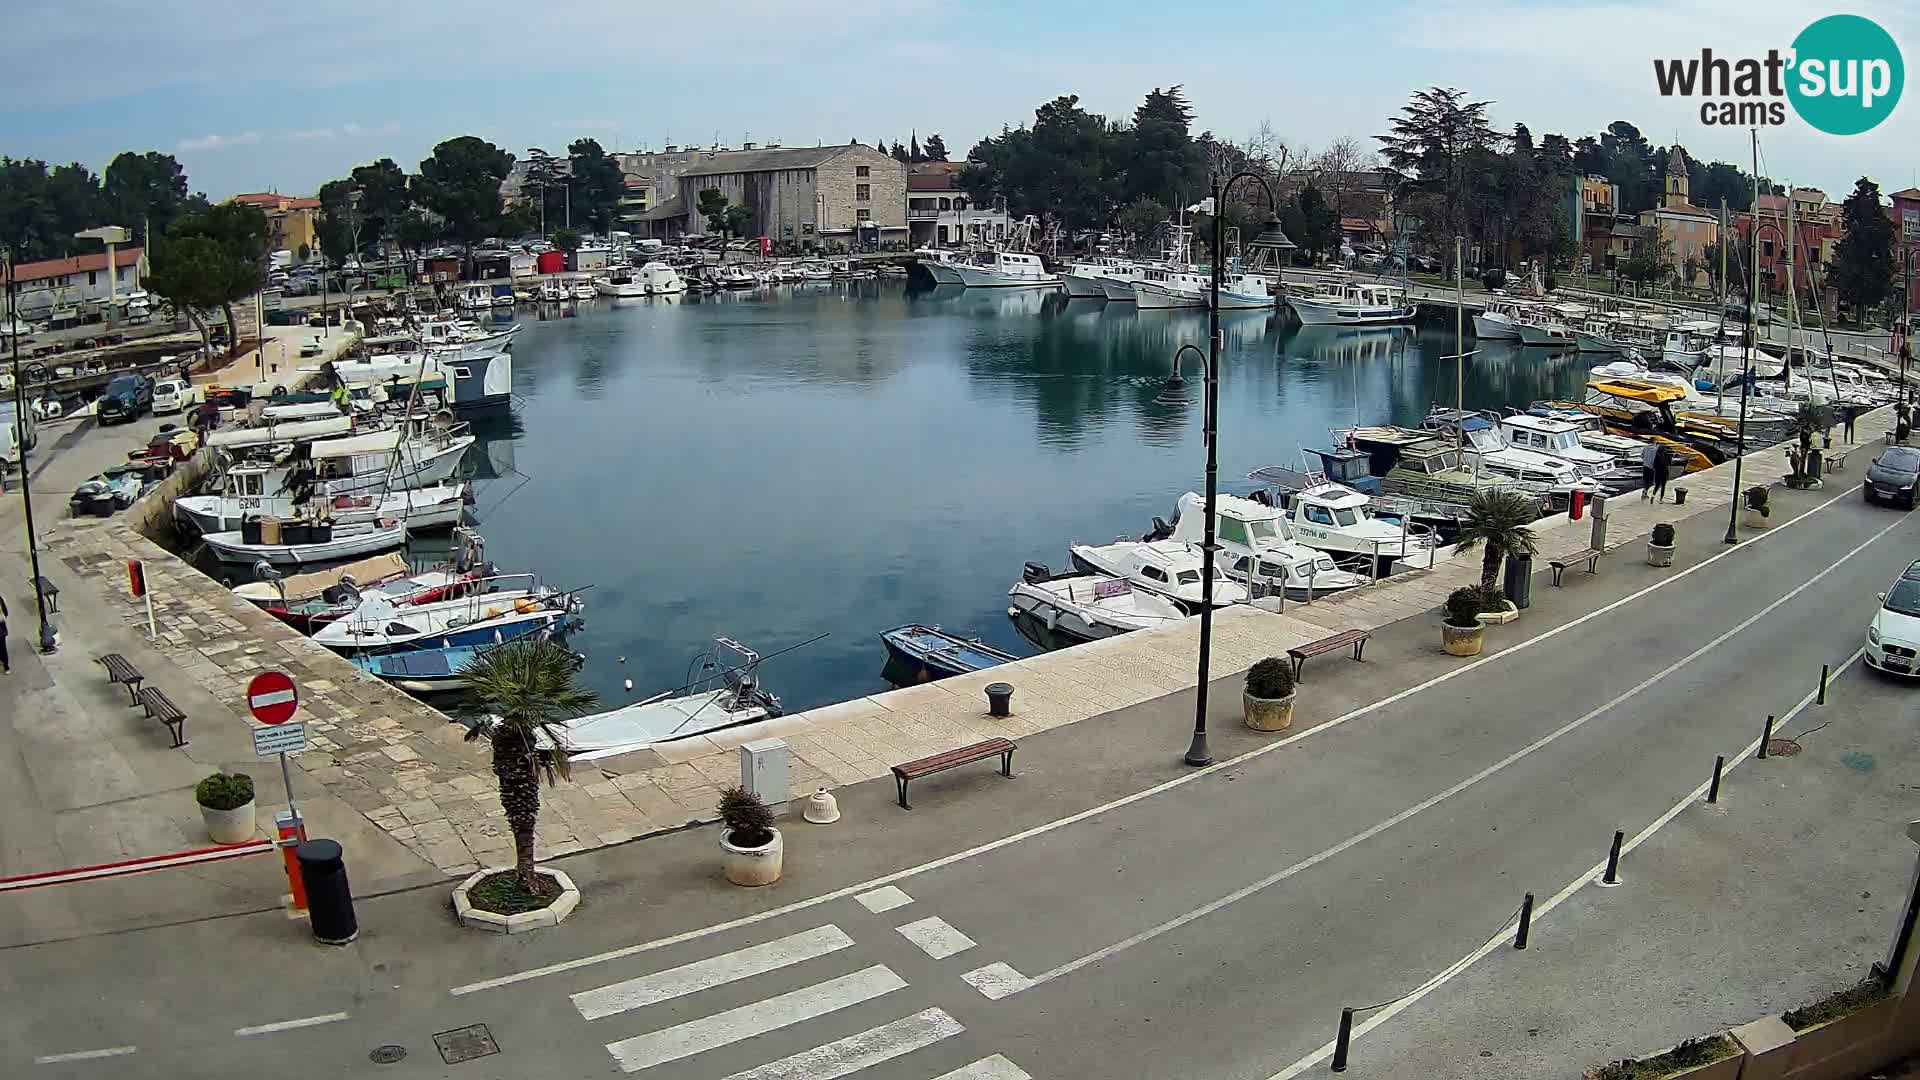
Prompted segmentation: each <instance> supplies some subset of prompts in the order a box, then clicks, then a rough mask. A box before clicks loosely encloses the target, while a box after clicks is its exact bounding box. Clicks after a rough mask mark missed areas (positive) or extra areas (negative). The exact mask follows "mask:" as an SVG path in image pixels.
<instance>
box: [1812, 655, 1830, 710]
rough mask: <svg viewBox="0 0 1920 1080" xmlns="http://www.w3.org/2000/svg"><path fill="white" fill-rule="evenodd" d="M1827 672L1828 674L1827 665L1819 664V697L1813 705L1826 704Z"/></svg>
mask: <svg viewBox="0 0 1920 1080" xmlns="http://www.w3.org/2000/svg"><path fill="white" fill-rule="evenodd" d="M1827 672H1828V665H1826V664H1821V665H1820V697H1819V698H1818V699H1816V700H1815V701H1814V704H1815V705H1825V704H1826V703H1827Z"/></svg>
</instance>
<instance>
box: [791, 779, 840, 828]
mask: <svg viewBox="0 0 1920 1080" xmlns="http://www.w3.org/2000/svg"><path fill="white" fill-rule="evenodd" d="M800 816H801V817H804V818H806V819H807V820H808V821H811V822H813V823H814V824H815V825H831V824H833V823H834V822H836V821H839V820H840V804H839V802H837V801H836V800H835V799H834V797H833V793H832V792H829V791H828V790H827V789H826V788H821V789H820V790H818V791H816V792H814V793H813V794H811V795H809V796H807V808H806V809H805V810H802V811H801V812H800Z"/></svg>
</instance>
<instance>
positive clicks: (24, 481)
mask: <svg viewBox="0 0 1920 1080" xmlns="http://www.w3.org/2000/svg"><path fill="white" fill-rule="evenodd" d="M6 266H7V340H8V341H9V342H10V343H11V344H10V346H9V350H10V352H11V353H12V359H13V437H14V446H15V448H16V449H17V450H18V452H19V455H20V506H21V508H22V510H23V512H24V513H25V515H26V519H27V560H28V562H29V564H30V565H31V566H32V568H33V600H34V605H35V607H36V608H37V609H38V610H39V613H40V651H41V652H43V653H50V652H53V651H54V649H55V648H56V646H57V643H56V642H55V640H54V634H53V624H52V623H50V622H48V621H47V594H46V592H45V591H44V590H43V589H42V588H41V582H42V580H43V579H42V578H41V577H40V544H39V541H38V539H37V538H36V536H35V534H34V529H33V491H32V487H33V485H32V484H30V483H28V476H27V399H26V380H25V379H24V378H22V377H21V375H20V333H19V330H20V325H19V321H18V316H17V315H16V314H15V312H16V302H15V301H16V298H17V296H18V294H19V290H20V283H19V282H17V281H15V280H14V275H13V251H12V250H11V249H9V250H8V251H7V257H6ZM107 271H108V273H112V272H113V268H112V267H108V268H107Z"/></svg>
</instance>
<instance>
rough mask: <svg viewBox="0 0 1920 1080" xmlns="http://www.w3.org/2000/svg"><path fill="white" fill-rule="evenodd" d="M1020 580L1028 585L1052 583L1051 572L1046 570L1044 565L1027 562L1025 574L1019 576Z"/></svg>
mask: <svg viewBox="0 0 1920 1080" xmlns="http://www.w3.org/2000/svg"><path fill="white" fill-rule="evenodd" d="M1020 578H1021V580H1023V581H1025V582H1026V583H1027V584H1029V585H1039V584H1042V583H1044V582H1048V581H1052V580H1053V571H1051V570H1048V569H1047V564H1046V563H1037V562H1029V563H1027V567H1026V572H1025V573H1023V574H1021V575H1020Z"/></svg>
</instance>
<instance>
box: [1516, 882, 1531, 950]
mask: <svg viewBox="0 0 1920 1080" xmlns="http://www.w3.org/2000/svg"><path fill="white" fill-rule="evenodd" d="M1532 928H1533V894H1532V893H1528V894H1527V895H1525V896H1523V897H1521V898H1520V929H1518V930H1516V931H1515V932H1514V935H1513V947H1514V948H1516V949H1524V948H1526V947H1527V932H1528V931H1529V930H1531V929H1532Z"/></svg>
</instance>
